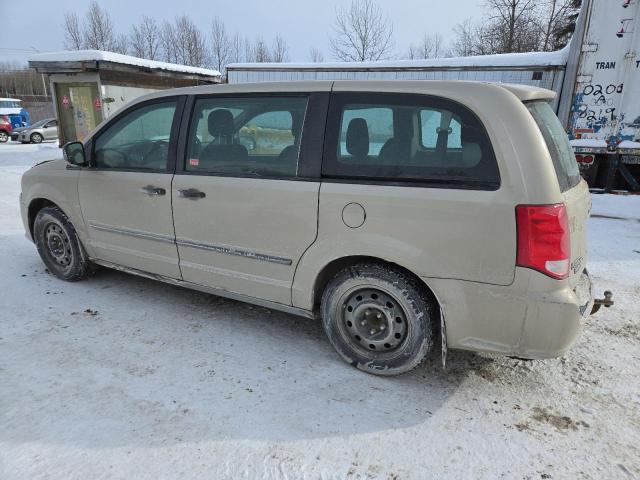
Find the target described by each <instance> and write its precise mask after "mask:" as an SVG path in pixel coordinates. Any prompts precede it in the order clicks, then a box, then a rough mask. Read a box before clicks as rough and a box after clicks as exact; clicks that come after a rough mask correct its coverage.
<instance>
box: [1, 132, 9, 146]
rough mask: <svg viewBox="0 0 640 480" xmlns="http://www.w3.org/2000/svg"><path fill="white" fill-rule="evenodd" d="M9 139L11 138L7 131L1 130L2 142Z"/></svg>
mask: <svg viewBox="0 0 640 480" xmlns="http://www.w3.org/2000/svg"><path fill="white" fill-rule="evenodd" d="M7 140H9V135H7V132H5V131H2V130H0V143H5V142H6V141H7Z"/></svg>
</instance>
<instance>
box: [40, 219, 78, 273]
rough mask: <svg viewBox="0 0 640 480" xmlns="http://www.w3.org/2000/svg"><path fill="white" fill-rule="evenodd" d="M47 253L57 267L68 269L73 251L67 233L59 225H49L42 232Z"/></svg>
mask: <svg viewBox="0 0 640 480" xmlns="http://www.w3.org/2000/svg"><path fill="white" fill-rule="evenodd" d="M44 235H45V241H46V244H47V252H48V253H49V256H50V257H51V258H52V259H53V261H55V262H56V263H57V264H58V265H60V266H62V267H68V266H69V265H71V262H72V261H73V250H72V249H71V241H70V240H69V236H68V235H67V232H65V231H64V229H62V228H61V227H60V226H59V225H57V224H55V223H49V224H48V225H47V226H46V228H45V231H44Z"/></svg>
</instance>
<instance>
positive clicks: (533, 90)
mask: <svg viewBox="0 0 640 480" xmlns="http://www.w3.org/2000/svg"><path fill="white" fill-rule="evenodd" d="M471 86H473V87H474V88H475V89H477V88H483V86H485V87H486V88H487V89H494V88H496V87H500V88H503V89H505V90H507V91H509V92H511V93H512V94H514V95H515V96H516V97H518V98H519V99H520V100H521V101H523V102H526V101H531V100H552V99H553V98H555V95H556V93H555V92H554V91H553V90H547V89H546V88H538V87H530V86H528V85H516V84H510V83H496V82H476V81H464V80H320V81H309V80H302V81H293V82H260V83H237V84H218V85H201V86H197V87H184V88H177V89H171V90H162V91H159V92H154V93H150V94H148V95H144V96H142V97H140V98H139V99H138V100H139V101H141V100H148V99H150V98H158V97H165V96H168V95H202V94H205V95H206V94H216V93H272V92H329V91H365V92H375V91H385V92H398V93H429V92H428V90H429V89H430V88H433V89H434V90H437V91H438V92H442V91H443V90H446V89H447V87H450V88H451V89H452V90H455V91H459V90H460V89H464V88H465V87H471Z"/></svg>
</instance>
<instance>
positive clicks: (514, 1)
mask: <svg viewBox="0 0 640 480" xmlns="http://www.w3.org/2000/svg"><path fill="white" fill-rule="evenodd" d="M535 6H536V4H535V2H534V0H487V7H488V9H489V11H490V14H489V18H488V21H487V22H485V24H486V25H487V29H486V32H487V34H492V35H494V36H495V37H496V38H498V39H499V40H500V42H499V43H501V44H502V45H501V46H500V47H499V48H500V50H501V51H500V52H496V53H510V52H524V51H527V49H528V48H529V47H530V43H531V40H532V38H530V37H532V35H531V33H532V30H534V15H535V12H534V9H535ZM534 42H535V39H534ZM534 49H535V47H534Z"/></svg>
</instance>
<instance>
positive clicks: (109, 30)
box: [83, 0, 116, 51]
mask: <svg viewBox="0 0 640 480" xmlns="http://www.w3.org/2000/svg"><path fill="white" fill-rule="evenodd" d="M83 43H84V46H85V47H86V48H89V49H93V50H109V51H110V50H113V49H114V47H115V44H116V36H115V33H114V30H113V22H112V21H111V16H110V15H109V12H107V11H106V10H103V9H102V8H101V7H100V4H98V2H96V1H95V0H94V1H92V2H91V3H90V4H89V10H88V11H87V16H86V23H85V25H84V42H83Z"/></svg>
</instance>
